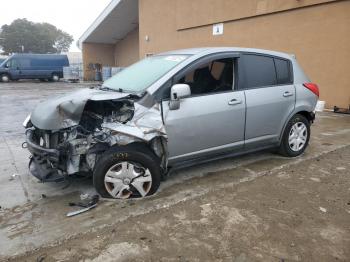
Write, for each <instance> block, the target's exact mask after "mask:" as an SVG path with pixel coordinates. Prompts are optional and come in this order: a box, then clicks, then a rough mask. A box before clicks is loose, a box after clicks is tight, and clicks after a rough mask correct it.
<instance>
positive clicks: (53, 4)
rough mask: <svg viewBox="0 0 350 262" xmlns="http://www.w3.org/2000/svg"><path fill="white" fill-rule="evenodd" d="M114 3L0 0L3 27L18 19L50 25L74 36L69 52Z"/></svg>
mask: <svg viewBox="0 0 350 262" xmlns="http://www.w3.org/2000/svg"><path fill="white" fill-rule="evenodd" d="M110 1H111V0H58V1H54V0H0V4H1V12H0V27H1V26H2V25H4V24H11V22H12V21H13V20H15V19H17V18H27V19H28V20H30V21H33V22H41V23H42V22H47V23H50V24H53V25H54V26H56V27H57V28H59V29H61V30H63V31H65V32H67V33H69V34H70V35H72V36H73V37H74V42H73V43H72V45H71V48H70V51H72V52H75V51H80V50H79V48H78V47H77V46H76V42H77V40H78V39H79V37H80V36H81V35H82V34H83V33H84V32H85V30H86V29H87V28H88V27H89V26H90V25H91V24H92V22H93V21H94V20H95V19H96V18H97V17H98V15H99V14H100V13H101V12H102V11H103V9H104V8H105V7H106V6H107V5H108V4H109V2H110Z"/></svg>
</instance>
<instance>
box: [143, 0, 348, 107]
mask: <svg viewBox="0 0 350 262" xmlns="http://www.w3.org/2000/svg"><path fill="white" fill-rule="evenodd" d="M155 7H157V8H155ZM218 22H224V34H223V35H220V36H213V35H212V24H213V23H218ZM139 31H140V32H139V34H140V36H139V39H140V57H144V56H145V55H146V54H149V53H158V52H162V51H167V50H173V49H179V48H189V47H201V46H243V47H253V48H264V49H272V50H277V51H283V52H287V53H293V54H296V56H297V59H298V61H299V63H300V64H301V65H302V67H303V68H304V70H305V71H306V73H307V74H308V76H309V77H310V78H311V80H312V81H313V82H315V83H317V84H318V85H319V87H320V92H321V99H322V100H325V101H326V102H327V107H329V108H331V107H333V106H334V105H337V106H341V107H348V105H349V104H350V77H349V68H350V1H325V0H323V1H322V0H303V1H292V0H288V1H287V0H269V1H267V0H250V1H247V0H191V1H187V0H172V1H167V0H139ZM146 36H147V38H148V41H146Z"/></svg>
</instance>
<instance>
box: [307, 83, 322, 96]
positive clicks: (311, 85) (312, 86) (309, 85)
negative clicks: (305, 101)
mask: <svg viewBox="0 0 350 262" xmlns="http://www.w3.org/2000/svg"><path fill="white" fill-rule="evenodd" d="M304 86H305V87H306V88H307V89H309V90H310V91H311V92H312V93H314V94H315V95H317V97H320V91H319V90H318V86H317V85H316V84H314V83H305V84H304Z"/></svg>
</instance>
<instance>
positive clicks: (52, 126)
mask: <svg viewBox="0 0 350 262" xmlns="http://www.w3.org/2000/svg"><path fill="white" fill-rule="evenodd" d="M129 95H130V94H128V93H119V92H110V91H102V90H98V89H89V88H86V89H80V90H77V91H74V92H71V93H68V94H65V95H61V96H58V97H55V98H53V99H49V100H47V101H44V102H42V103H40V104H38V105H37V106H36V107H35V109H34V110H33V112H32V113H31V122H32V124H33V125H34V126H35V127H37V128H39V129H43V130H59V129H63V128H68V127H71V126H75V125H78V124H79V122H80V118H81V115H82V113H83V111H84V107H85V104H86V103H87V101H89V100H92V101H103V100H116V99H120V98H125V97H128V96H129Z"/></svg>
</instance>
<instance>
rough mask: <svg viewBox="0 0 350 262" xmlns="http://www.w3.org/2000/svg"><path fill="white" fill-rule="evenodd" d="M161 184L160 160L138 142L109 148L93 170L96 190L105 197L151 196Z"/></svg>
mask: <svg viewBox="0 0 350 262" xmlns="http://www.w3.org/2000/svg"><path fill="white" fill-rule="evenodd" d="M160 181H161V168H160V161H159V158H158V157H156V156H155V154H154V153H153V152H152V151H151V150H150V149H148V148H147V146H145V145H143V144H139V143H135V144H130V145H127V146H121V147H112V148H111V149H109V150H107V151H106V152H105V153H103V155H102V156H101V157H100V158H99V159H98V161H97V163H96V165H95V167H94V171H93V183H94V186H95V189H96V191H97V192H98V193H99V194H100V195H101V196H102V197H105V198H117V199H118V198H137V197H145V196H150V195H152V194H154V193H155V192H156V191H157V189H158V188H159V185H160Z"/></svg>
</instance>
